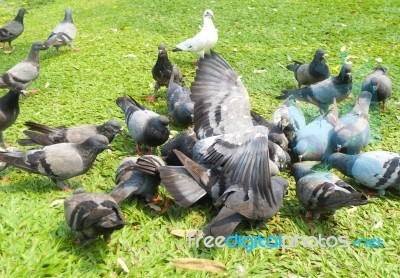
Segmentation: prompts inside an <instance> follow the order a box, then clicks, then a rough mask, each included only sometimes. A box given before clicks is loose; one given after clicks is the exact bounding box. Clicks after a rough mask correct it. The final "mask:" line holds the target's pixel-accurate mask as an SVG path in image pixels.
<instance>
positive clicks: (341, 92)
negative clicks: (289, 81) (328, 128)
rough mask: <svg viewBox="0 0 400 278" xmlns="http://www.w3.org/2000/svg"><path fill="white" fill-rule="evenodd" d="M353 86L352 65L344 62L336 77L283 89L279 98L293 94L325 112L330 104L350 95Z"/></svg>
mask: <svg viewBox="0 0 400 278" xmlns="http://www.w3.org/2000/svg"><path fill="white" fill-rule="evenodd" d="M351 88H352V77H351V66H350V65H349V64H344V65H343V66H342V68H341V69H340V73H339V74H338V75H337V76H336V77H331V78H328V79H325V80H323V81H320V82H318V83H315V84H313V85H310V86H309V87H305V88H301V89H296V90H290V91H283V93H284V94H282V95H281V96H278V97H276V98H277V99H284V98H288V97H289V96H293V97H294V98H295V99H298V100H300V101H305V102H309V103H312V104H314V105H316V106H318V107H319V108H320V109H321V110H322V111H323V112H325V113H326V112H327V111H328V108H329V104H332V103H333V99H334V98H336V102H340V101H342V100H344V99H345V98H347V97H348V96H349V95H350V92H351Z"/></svg>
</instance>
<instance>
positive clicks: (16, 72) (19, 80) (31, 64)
mask: <svg viewBox="0 0 400 278" xmlns="http://www.w3.org/2000/svg"><path fill="white" fill-rule="evenodd" d="M45 49H46V47H45V46H44V44H43V43H41V42H34V43H33V44H32V46H31V51H30V53H29V56H28V57H27V58H26V59H25V60H23V61H21V62H19V63H18V64H16V65H15V66H13V67H12V68H11V69H9V70H8V71H6V72H5V73H3V74H2V75H1V76H0V88H15V89H18V90H25V88H26V87H28V86H29V85H30V84H31V83H32V82H33V80H35V79H36V78H37V77H38V76H39V50H45ZM33 92H34V91H32V93H33Z"/></svg>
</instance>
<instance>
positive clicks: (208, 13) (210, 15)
mask: <svg viewBox="0 0 400 278" xmlns="http://www.w3.org/2000/svg"><path fill="white" fill-rule="evenodd" d="M204 17H207V18H214V13H213V11H212V10H210V9H208V10H205V11H204Z"/></svg>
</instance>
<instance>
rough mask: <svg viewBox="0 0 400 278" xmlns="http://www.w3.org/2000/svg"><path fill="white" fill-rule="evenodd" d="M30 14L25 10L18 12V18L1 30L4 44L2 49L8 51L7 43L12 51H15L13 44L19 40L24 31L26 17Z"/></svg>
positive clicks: (1, 39) (1, 40) (1, 38)
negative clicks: (26, 14)
mask: <svg viewBox="0 0 400 278" xmlns="http://www.w3.org/2000/svg"><path fill="white" fill-rule="evenodd" d="M25 13H28V12H27V11H26V10H25V9H24V8H21V9H19V10H18V14H17V16H16V17H15V18H14V19H13V20H11V21H10V22H8V23H7V24H6V25H4V26H3V27H1V28H0V42H2V43H3V45H2V49H3V51H5V50H6V42H8V46H9V47H10V48H11V49H15V47H14V46H12V45H11V42H12V41H13V40H15V39H16V38H18V37H19V36H20V35H21V34H22V32H23V31H24V15H25Z"/></svg>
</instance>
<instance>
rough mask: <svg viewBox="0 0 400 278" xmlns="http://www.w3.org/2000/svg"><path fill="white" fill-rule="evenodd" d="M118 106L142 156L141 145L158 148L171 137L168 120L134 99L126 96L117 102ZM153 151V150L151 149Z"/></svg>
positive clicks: (137, 151)
mask: <svg viewBox="0 0 400 278" xmlns="http://www.w3.org/2000/svg"><path fill="white" fill-rule="evenodd" d="M116 103H117V105H118V106H119V107H120V108H121V109H122V111H124V113H125V121H126V125H127V126H128V130H129V133H130V134H131V136H132V138H133V140H135V144H136V153H138V154H141V151H140V149H139V145H140V144H144V145H146V146H150V147H157V146H160V145H162V144H164V143H165V142H166V141H167V140H168V137H169V126H168V124H169V121H168V118H167V117H165V116H162V115H159V114H157V113H155V112H153V111H150V110H147V109H146V107H144V106H141V105H140V104H139V103H138V102H137V101H136V100H134V99H133V98H132V97H130V98H127V96H126V95H124V96H123V97H119V98H117V100H116ZM150 151H151V149H150Z"/></svg>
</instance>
